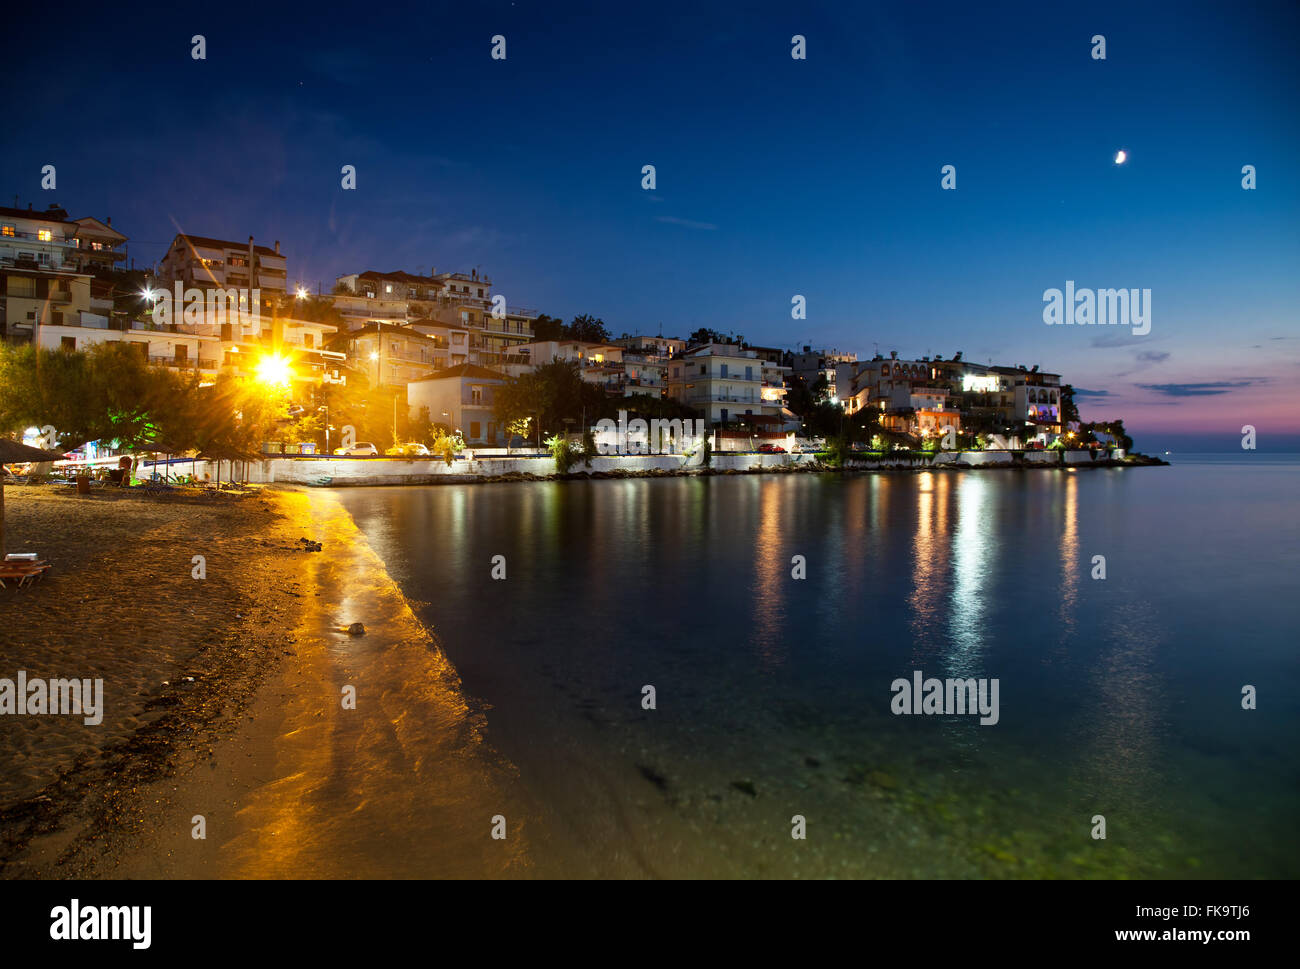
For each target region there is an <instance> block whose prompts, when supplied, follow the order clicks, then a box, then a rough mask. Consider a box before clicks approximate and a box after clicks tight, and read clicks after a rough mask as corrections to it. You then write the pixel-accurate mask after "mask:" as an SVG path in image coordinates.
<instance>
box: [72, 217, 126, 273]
mask: <svg viewBox="0 0 1300 969" xmlns="http://www.w3.org/2000/svg"><path fill="white" fill-rule="evenodd" d="M76 223H77V234H76V243H77V248H76V249H75V250H73V252H72V260H73V262H74V263H75V264H76V266H77V269H78V270H80V271H81V272H87V273H96V272H98V273H105V272H112V271H113V270H114V269H116V268H117V264H118V263H119V262H125V261H126V243H127V237H126V236H124V235H122V233H120V232H118V231H117V230H116V229H114V228H113V217H112V216H108V217H107V218H106V219H105V220H104V221H103V222H100V221H99V219H96V218H94V217H93V216H86V217H85V218H83V219H77V220H76Z"/></svg>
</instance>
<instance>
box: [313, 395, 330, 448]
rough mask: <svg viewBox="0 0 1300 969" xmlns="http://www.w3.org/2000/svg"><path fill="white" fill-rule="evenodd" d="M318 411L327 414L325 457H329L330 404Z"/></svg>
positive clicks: (322, 406) (319, 408)
mask: <svg viewBox="0 0 1300 969" xmlns="http://www.w3.org/2000/svg"><path fill="white" fill-rule="evenodd" d="M316 410H317V411H324V412H325V456H326V457H329V453H330V408H329V405H328V404H322V405H321V406H320V407H317V408H316Z"/></svg>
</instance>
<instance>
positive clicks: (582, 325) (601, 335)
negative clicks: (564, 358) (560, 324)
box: [564, 313, 609, 343]
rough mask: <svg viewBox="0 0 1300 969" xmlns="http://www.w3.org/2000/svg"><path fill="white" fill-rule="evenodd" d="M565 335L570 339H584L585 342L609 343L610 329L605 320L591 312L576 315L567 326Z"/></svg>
mask: <svg viewBox="0 0 1300 969" xmlns="http://www.w3.org/2000/svg"><path fill="white" fill-rule="evenodd" d="M564 335H565V337H566V338H568V339H570V340H582V341H583V342H584V343H608V342H609V331H608V330H606V329H605V321H604V320H601V319H597V318H596V317H594V316H591V315H590V314H587V313H583V314H582V315H581V316H575V317H574V318H573V322H572V323H570V324H569V325H568V326H567V327H566V328H565V334H564Z"/></svg>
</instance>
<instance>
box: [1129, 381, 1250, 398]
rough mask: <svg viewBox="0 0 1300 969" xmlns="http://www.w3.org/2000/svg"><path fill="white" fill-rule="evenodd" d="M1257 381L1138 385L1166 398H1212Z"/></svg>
mask: <svg viewBox="0 0 1300 969" xmlns="http://www.w3.org/2000/svg"><path fill="white" fill-rule="evenodd" d="M1257 383H1260V381H1258V380H1254V379H1252V380H1218V381H1215V382H1213V383H1205V384H1138V386H1139V387H1141V388H1142V389H1143V390H1150V391H1153V392H1155V393H1157V394H1163V395H1164V396H1166V397H1214V396H1216V395H1218V394H1226V393H1228V392H1229V391H1233V390H1240V389H1241V388H1242V387H1251V386H1253V385H1255V384H1257Z"/></svg>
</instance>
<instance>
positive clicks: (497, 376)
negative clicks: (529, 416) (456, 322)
mask: <svg viewBox="0 0 1300 969" xmlns="http://www.w3.org/2000/svg"><path fill="white" fill-rule="evenodd" d="M506 379H507V378H506V375H505V374H503V373H500V372H498V371H496V370H489V369H488V368H486V367H480V366H478V365H477V364H473V363H463V364H461V365H459V366H456V367H448V368H447V369H445V370H439V371H436V372H434V373H431V374H426V375H425V376H423V377H418V378H416V379H414V380H412V381H411V382H410V383H408V384H407V385H406V401H407V405H408V407H409V409H410V415H411V417H412V418H416V417H418V416H419V414H420V411H421V410H422V409H426V410H427V411H428V415H429V420H431V421H433V422H434V423H435V424H443V425H445V426H447V427H450V428H451V429H452V430H453V431H459V432H460V434H461V436H462V437H463V438H464V440H465V443H466V444H468V445H471V446H474V445H476V446H478V447H496V446H503V445H504V444H505V443H506V435H505V428H502V427H500V426H499V425H498V422H497V419H496V415H495V414H494V413H493V410H492V406H493V402H494V395H495V394H496V389H497V388H498V387H501V386H504V384H505V382H506Z"/></svg>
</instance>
